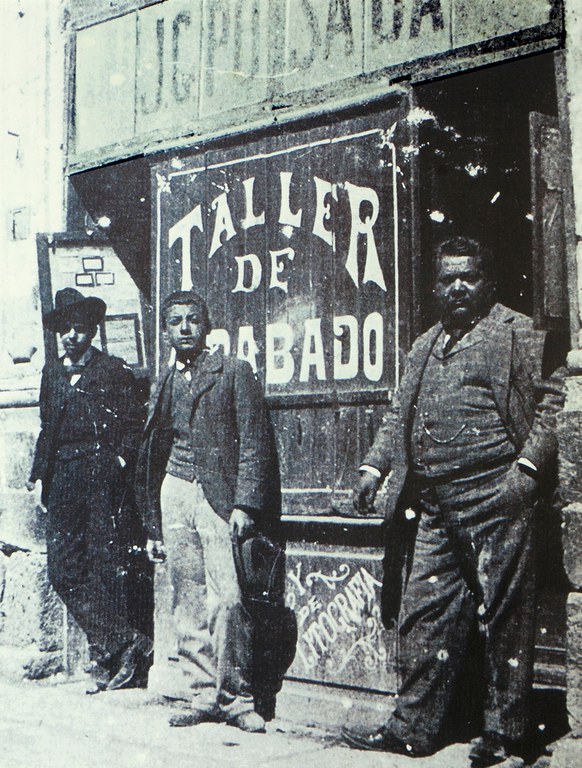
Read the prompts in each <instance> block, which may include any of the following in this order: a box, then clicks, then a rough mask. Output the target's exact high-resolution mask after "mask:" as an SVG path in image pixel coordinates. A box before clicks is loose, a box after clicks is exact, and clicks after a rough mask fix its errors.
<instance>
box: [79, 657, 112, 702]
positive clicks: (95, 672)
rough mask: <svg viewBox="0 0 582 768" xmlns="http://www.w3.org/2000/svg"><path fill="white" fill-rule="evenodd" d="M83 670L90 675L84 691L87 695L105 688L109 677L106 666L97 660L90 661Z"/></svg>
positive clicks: (109, 673) (92, 694)
mask: <svg viewBox="0 0 582 768" xmlns="http://www.w3.org/2000/svg"><path fill="white" fill-rule="evenodd" d="M85 671H86V672H89V674H90V675H91V683H90V684H89V685H88V686H87V689H86V691H85V693H86V694H87V695H88V696H94V695H95V694H96V693H101V692H102V691H105V690H107V686H108V684H109V680H110V679H111V672H110V671H109V670H108V669H107V667H105V666H104V665H103V664H99V662H97V661H92V662H91V663H90V664H89V666H88V667H87V668H86V669H85Z"/></svg>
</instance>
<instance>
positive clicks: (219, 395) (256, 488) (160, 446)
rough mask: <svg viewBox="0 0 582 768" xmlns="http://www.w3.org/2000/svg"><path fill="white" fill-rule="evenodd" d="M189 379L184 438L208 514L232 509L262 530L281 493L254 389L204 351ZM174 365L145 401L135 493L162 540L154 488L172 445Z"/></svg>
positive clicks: (229, 364)
mask: <svg viewBox="0 0 582 768" xmlns="http://www.w3.org/2000/svg"><path fill="white" fill-rule="evenodd" d="M201 355H202V357H201V359H200V361H199V364H198V366H197V368H196V371H195V373H194V375H193V379H192V384H191V386H192V389H193V393H194V399H193V402H194V404H193V408H192V415H191V417H190V434H191V442H192V450H193V454H194V472H195V477H196V479H197V480H198V481H199V482H200V484H201V485H202V488H203V490H204V493H205V495H206V498H207V499H208V502H209V504H210V505H211V506H212V508H213V509H214V511H215V512H216V513H217V514H218V515H220V517H222V518H223V519H224V520H227V521H228V519H229V517H230V513H231V512H232V510H233V509H234V508H235V507H240V508H241V509H244V510H245V511H246V512H248V513H249V514H250V515H251V516H252V517H253V519H254V520H255V522H256V523H257V524H258V527H259V528H260V529H261V530H267V531H269V529H270V528H271V526H272V525H273V524H274V523H276V521H277V520H278V518H279V515H280V508H281V490H280V479H279V468H278V462H277V452H276V448H275V440H274V436H273V430H272V426H271V422H270V419H269V414H268V411H267V407H266V404H265V400H264V397H263V393H262V391H261V387H260V385H259V383H258V381H257V380H256V379H255V376H254V374H253V372H252V369H251V367H250V365H249V364H248V363H246V362H244V361H242V360H236V359H234V358H226V357H224V356H223V355H222V354H221V353H220V352H219V351H216V352H214V353H209V352H207V351H203V352H202V353H201ZM175 375H176V369H175V367H172V368H171V369H169V371H168V372H167V373H166V374H165V375H164V376H163V378H162V379H161V381H160V382H159V385H158V387H157V391H156V392H155V394H154V395H153V397H152V399H151V402H150V409H149V416H148V419H147V422H146V428H145V435H144V439H143V442H142V446H141V449H140V452H139V458H138V464H137V471H136V479H135V489H136V498H137V504H138V508H139V509H140V511H141V515H142V520H143V523H144V526H145V528H146V530H147V532H148V535H149V537H150V539H152V540H154V541H161V540H162V524H161V509H160V490H161V486H162V481H163V479H164V475H165V472H166V464H167V462H168V458H169V456H170V452H171V449H172V442H173V429H172V413H171V405H172V404H171V397H172V381H173V378H174V376H175Z"/></svg>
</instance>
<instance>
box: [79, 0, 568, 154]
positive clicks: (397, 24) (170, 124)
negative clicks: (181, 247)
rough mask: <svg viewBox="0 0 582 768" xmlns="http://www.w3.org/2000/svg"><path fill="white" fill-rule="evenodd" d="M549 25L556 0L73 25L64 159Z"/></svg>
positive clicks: (196, 4) (274, 1)
mask: <svg viewBox="0 0 582 768" xmlns="http://www.w3.org/2000/svg"><path fill="white" fill-rule="evenodd" d="M141 5H142V6H143V5H144V4H143V3H141ZM130 6H131V3H129V2H127V3H125V4H123V5H122V6H120V8H121V7H123V8H124V9H126V8H128V7H130ZM82 21H83V17H79V18H78V19H76V20H75V19H73V22H74V23H75V22H76V26H77V27H78V26H79V25H80V23H82ZM561 29H562V0H511V2H508V1H507V0H165V2H159V3H156V4H153V5H151V4H150V5H148V6H147V7H142V8H141V9H139V10H131V11H128V12H126V13H124V14H123V15H120V16H117V17H116V18H111V19H108V20H106V21H103V22H101V23H98V24H93V25H92V26H87V27H85V28H82V29H79V31H78V32H77V33H76V56H75V66H76V73H75V75H76V76H75V89H76V90H75V98H74V110H75V121H74V122H75V131H76V133H75V136H74V144H73V146H72V147H71V150H72V151H71V155H73V156H76V157H80V156H82V155H87V154H92V155H93V156H97V155H101V156H116V155H117V156H122V155H123V154H124V153H125V154H128V151H127V150H128V148H129V147H130V146H133V147H135V146H138V147H139V146H140V145H147V143H148V142H150V141H155V140H158V139H163V140H164V141H171V140H172V139H173V138H178V137H181V136H184V135H187V134H196V135H199V136H204V135H207V134H210V133H212V132H214V131H216V130H217V128H219V129H221V130H224V131H228V128H229V127H230V126H235V125H240V123H241V120H242V119H243V117H244V120H245V121H248V120H249V117H251V118H253V119H255V120H256V121H259V122H260V121H262V122H265V121H266V120H268V119H270V118H269V117H268V116H270V115H271V114H272V108H273V107H276V108H283V109H289V108H294V107H295V108H299V109H301V108H305V107H307V106H309V104H313V103H314V101H315V102H318V103H319V102H324V101H326V100H329V99H333V98H336V97H342V98H346V97H353V98H361V99H365V97H366V93H367V92H368V91H370V92H371V90H372V89H373V88H376V89H377V87H378V77H377V75H378V74H379V75H380V76H381V77H382V78H385V79H386V81H387V82H389V81H390V79H391V77H392V76H393V75H394V73H396V74H398V73H399V72H400V71H401V70H402V71H404V72H405V71H406V69H407V67H408V68H410V67H411V66H414V67H416V68H418V67H420V68H422V67H423V66H425V65H426V66H430V64H431V62H432V61H434V58H435V57H438V58H439V61H441V62H442V61H443V60H446V59H447V57H448V58H453V57H457V58H459V56H461V58H462V57H463V56H462V55H463V52H464V50H465V49H466V52H467V53H470V54H471V55H468V56H466V57H465V58H463V65H462V66H464V67H467V68H468V67H471V66H476V65H477V63H478V61H479V59H478V56H479V53H480V52H481V51H486V50H490V49H491V48H494V49H495V50H499V51H501V50H503V49H507V50H508V51H511V49H512V48H515V47H516V46H519V45H520V44H525V43H527V45H528V46H530V48H529V49H528V50H531V47H532V46H534V47H535V45H536V43H539V45H547V44H548V41H550V43H551V41H552V40H554V41H557V40H558V39H559V35H560V33H561ZM467 46H469V48H467ZM360 76H364V77H360ZM306 93H309V94H310V96H309V97H306V96H305V94H306ZM243 108H244V110H245V111H244V113H241V111H240V110H241V109H243ZM241 115H242V117H241ZM104 116H106V119H105V118H104Z"/></svg>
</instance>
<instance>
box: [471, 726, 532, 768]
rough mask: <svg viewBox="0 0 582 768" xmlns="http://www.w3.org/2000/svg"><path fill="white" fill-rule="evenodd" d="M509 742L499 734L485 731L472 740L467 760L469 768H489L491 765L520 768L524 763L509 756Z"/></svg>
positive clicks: (519, 758)
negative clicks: (504, 764) (469, 763)
mask: <svg viewBox="0 0 582 768" xmlns="http://www.w3.org/2000/svg"><path fill="white" fill-rule="evenodd" d="M511 753H512V750H511V742H510V741H509V740H508V739H506V738H505V737H504V736H501V734H499V733H494V732H493V731H485V732H484V733H483V735H482V736H479V738H477V739H473V741H472V742H471V751H470V752H469V760H470V761H471V768H489V766H492V765H499V764H500V763H506V762H507V765H508V768H509V766H510V767H511V768H521V767H522V766H523V765H524V761H523V760H522V759H521V757H516V756H514V755H512V754H511Z"/></svg>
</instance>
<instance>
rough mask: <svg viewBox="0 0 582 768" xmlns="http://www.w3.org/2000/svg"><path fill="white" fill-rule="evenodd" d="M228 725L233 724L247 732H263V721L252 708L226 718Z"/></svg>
mask: <svg viewBox="0 0 582 768" xmlns="http://www.w3.org/2000/svg"><path fill="white" fill-rule="evenodd" d="M227 722H228V725H233V726H234V727H235V728H239V729H240V730H241V731H246V732H247V733H265V721H264V720H263V718H262V717H261V716H260V715H259V714H258V713H257V712H255V711H254V710H250V711H249V712H241V714H240V715H237V716H236V717H233V718H232V719H230V720H228V721H227Z"/></svg>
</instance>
